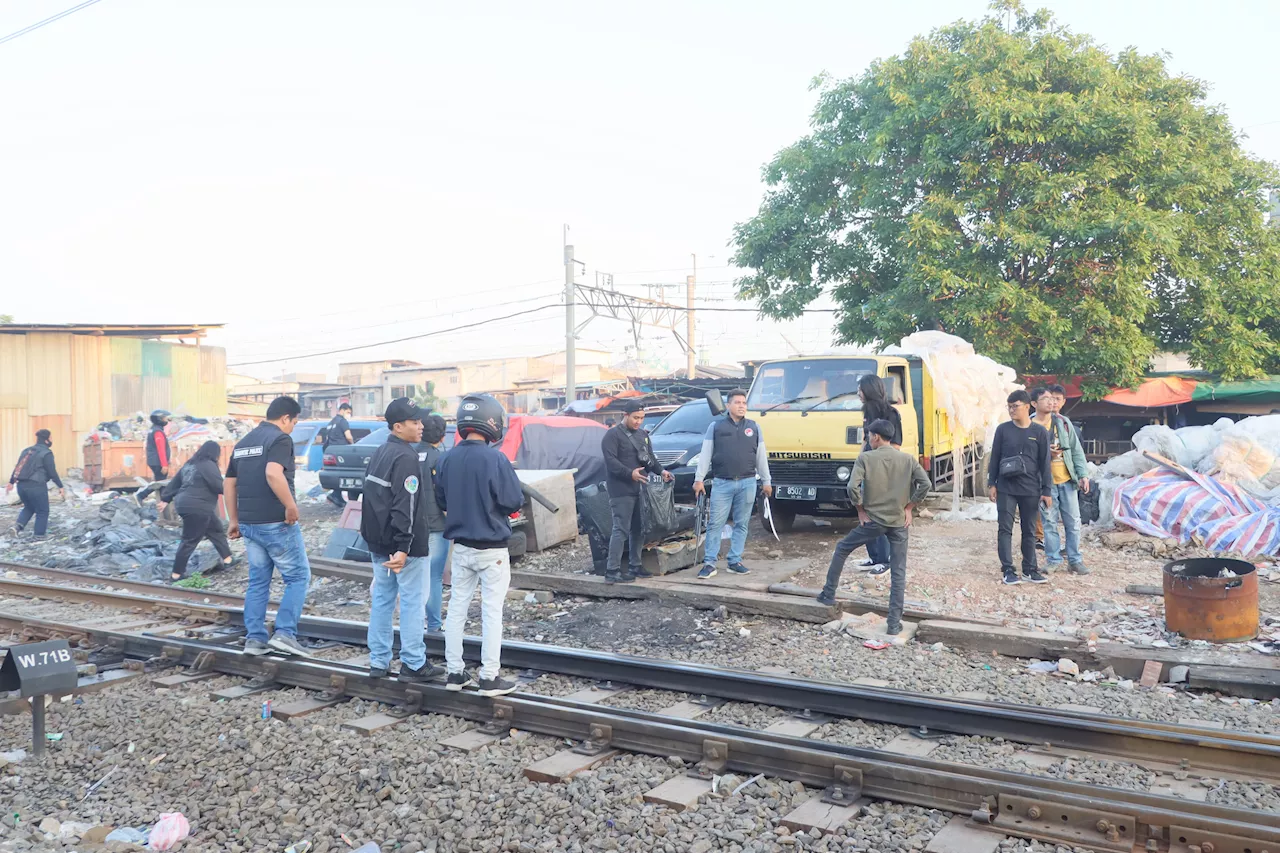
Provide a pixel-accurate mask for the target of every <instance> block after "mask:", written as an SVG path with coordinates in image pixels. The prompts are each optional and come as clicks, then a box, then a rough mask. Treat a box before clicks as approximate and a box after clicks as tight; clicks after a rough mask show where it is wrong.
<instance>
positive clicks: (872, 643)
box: [862, 640, 889, 652]
mask: <svg viewBox="0 0 1280 853" xmlns="http://www.w3.org/2000/svg"><path fill="white" fill-rule="evenodd" d="M862 645H863V646H865V647H866V648H868V649H874V650H875V651H877V652H878V651H880V650H882V649H887V648H889V643H885V642H882V641H880V640H867V641H866V642H865V643H863V644H862Z"/></svg>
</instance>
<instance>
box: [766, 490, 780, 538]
mask: <svg viewBox="0 0 1280 853" xmlns="http://www.w3.org/2000/svg"><path fill="white" fill-rule="evenodd" d="M764 520H765V521H767V522H769V532H771V533H772V534H773V538H774V539H777V541H779V542H781V541H782V540H781V539H780V538H778V528H776V527H774V526H773V510H772V509H770V508H769V499H768V498H765V499H764Z"/></svg>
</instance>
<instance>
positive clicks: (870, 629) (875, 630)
mask: <svg viewBox="0 0 1280 853" xmlns="http://www.w3.org/2000/svg"><path fill="white" fill-rule="evenodd" d="M848 615H849V614H847V613H846V614H845V616H848ZM888 625H889V622H888V620H887V619H885V617H883V616H881V615H880V614H879V613H864V614H863V615H862V616H858V617H855V618H854V619H853V621H850V622H848V623H847V624H846V625H845V626H844V628H843V630H844V633H846V634H851V635H853V636H855V637H857V638H858V639H860V640H876V641H879V642H882V643H891V644H892V645H895V646H905V645H906V644H907V642H908V641H909V640H910V639H911V638H912V637H914V636H915V635H916V632H917V631H919V630H920V625H919V623H917V622H906V621H904V622H903V623H902V632H901V633H899V634H896V635H894V636H890V635H888V634H886V633H885V629H886V628H888Z"/></svg>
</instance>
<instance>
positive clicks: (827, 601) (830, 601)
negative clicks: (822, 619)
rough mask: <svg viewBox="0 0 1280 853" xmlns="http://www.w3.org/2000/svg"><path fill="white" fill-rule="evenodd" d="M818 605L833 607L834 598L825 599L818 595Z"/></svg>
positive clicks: (834, 603)
mask: <svg viewBox="0 0 1280 853" xmlns="http://www.w3.org/2000/svg"><path fill="white" fill-rule="evenodd" d="M818 603H819V604H825V605H826V606H827V607H835V606H836V597H835V596H834V595H833V596H831V597H830V598H827V597H826V596H824V595H823V594H822V593H818Z"/></svg>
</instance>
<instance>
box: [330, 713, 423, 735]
mask: <svg viewBox="0 0 1280 853" xmlns="http://www.w3.org/2000/svg"><path fill="white" fill-rule="evenodd" d="M407 719H409V718H408V717H393V716H391V715H390V714H369V715H368V716H367V717H359V718H358V719H355V720H348V721H347V722H345V723H343V724H342V725H341V726H340V728H344V729H346V730H347V731H352V732H355V733H356V734H361V735H371V734H373V733H374V732H376V731H381V730H382V729H386V728H390V727H391V726H394V725H396V724H397V723H403V722H404V721H405V720H407Z"/></svg>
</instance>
